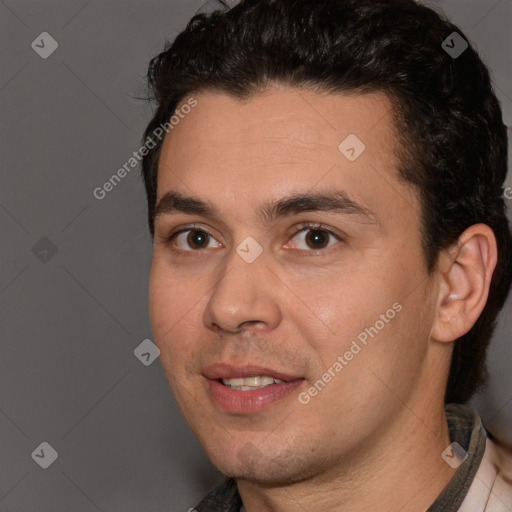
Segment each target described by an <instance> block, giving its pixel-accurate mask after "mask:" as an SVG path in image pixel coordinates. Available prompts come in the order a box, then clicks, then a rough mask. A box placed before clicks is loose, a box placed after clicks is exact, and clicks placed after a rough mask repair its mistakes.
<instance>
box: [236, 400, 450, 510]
mask: <svg viewBox="0 0 512 512" xmlns="http://www.w3.org/2000/svg"><path fill="white" fill-rule="evenodd" d="M439 409H440V411H439V413H438V414H437V415H434V414H432V415H423V416H424V417H422V418H419V417H418V416H417V415H415V414H414V413H413V412H412V410H411V409H409V408H405V407H404V408H403V409H402V414H401V416H400V417H397V418H396V421H395V422H394V423H393V425H391V426H390V427H389V428H388V429H387V430H386V431H383V432H379V436H378V439H377V440H376V441H375V442H373V443H372V445H371V446H369V445H367V446H366V447H365V448H364V449H362V450H357V453H354V454H351V455H350V456H346V457H343V458H340V460H338V461H337V463H336V464H335V465H333V467H330V468H326V469H325V470H324V471H322V473H319V474H317V475H315V476H314V477H312V478H309V479H308V480H305V481H301V482H295V483H291V484H289V485H285V486H282V485H281V486H269V485H268V483H264V484H260V483H257V482H253V481H251V482H248V481H244V480H238V481H237V485H238V490H239V493H240V496H241V498H242V501H243V503H244V506H245V511H246V512H256V511H257V512H291V511H294V512H295V511H296V510H302V509H304V510H315V511H316V512H327V511H329V512H337V511H341V510H343V512H368V511H371V510H400V512H417V511H418V510H426V509H428V507H429V506H430V505H431V504H432V503H433V502H434V501H435V499H436V498H437V497H438V496H439V494H440V493H441V491H442V490H443V489H444V488H445V487H446V485H447V484H448V482H449V481H450V479H451V478H452V476H453V475H454V473H455V470H453V469H452V468H451V467H450V466H449V465H448V464H447V463H446V462H445V461H444V460H443V459H442V458H441V453H442V452H443V450H444V449H445V448H446V447H447V446H448V445H449V444H450V436H449V431H448V425H447V422H446V416H445V413H444V408H442V407H440V408H439ZM413 410H414V409H413Z"/></svg>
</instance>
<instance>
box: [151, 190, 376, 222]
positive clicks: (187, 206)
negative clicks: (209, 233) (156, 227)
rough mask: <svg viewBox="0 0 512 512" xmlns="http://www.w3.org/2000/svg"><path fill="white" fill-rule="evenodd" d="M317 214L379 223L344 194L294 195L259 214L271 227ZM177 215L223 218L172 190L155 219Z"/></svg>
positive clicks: (208, 204)
mask: <svg viewBox="0 0 512 512" xmlns="http://www.w3.org/2000/svg"><path fill="white" fill-rule="evenodd" d="M317 211H321V212H331V213H340V214H345V215H350V216H354V217H355V218H357V220H359V221H361V222H364V223H368V224H377V223H378V221H377V219H376V217H375V215H374V214H373V213H372V212H371V211H370V210H369V209H368V208H366V207H365V206H363V205H361V204H359V203H357V202H356V201H354V200H353V199H351V198H349V197H348V195H347V194H346V193H345V192H343V191H330V192H325V193H295V194H291V195H290V196H287V197H284V198H281V199H279V200H277V201H272V202H268V203H264V204H263V205H262V206H261V207H260V208H259V210H258V213H259V216H260V218H261V219H262V220H263V221H264V222H266V223H268V224H270V223H272V222H273V221H275V220H277V219H279V218H284V217H288V216H292V215H298V214H300V213H304V212H317ZM176 213H185V214H189V215H194V214H196V215H203V216H205V217H210V218H212V219H217V220H220V219H221V215H220V213H219V211H218V209H217V208H216V207H215V206H214V205H213V204H212V203H211V202H209V201H206V200H203V199H200V198H198V197H193V196H184V195H183V194H181V193H179V192H172V191H170V192H167V193H165V194H164V195H163V196H162V198H161V199H160V200H159V201H158V204H157V206H156V207H155V210H154V216H153V218H154V219H156V218H157V217H159V216H162V215H169V214H176Z"/></svg>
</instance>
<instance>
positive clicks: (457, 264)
mask: <svg viewBox="0 0 512 512" xmlns="http://www.w3.org/2000/svg"><path fill="white" fill-rule="evenodd" d="M497 260H498V248H497V243H496V237H495V236H494V232H493V231H492V229H491V228H490V227H489V226H487V225H485V224H475V225H474V226H471V227H469V228H468V229H467V230H466V231H464V233H462V235H461V236H460V237H459V239H458V240H457V243H456V244H454V245H453V246H451V247H450V248H449V249H447V250H446V251H443V252H442V253H441V255H440V257H439V261H438V264H437V269H436V273H437V274H438V276H439V288H438V290H439V291H438V297H437V310H436V315H435V318H434V322H433V326H432V330H431V339H433V340H435V341H443V342H451V341H454V340H456V339H457V338H460V337H461V336H463V335H464V334H466V333H467V332H468V331H469V330H470V329H471V328H472V327H473V325H474V324H475V322H476V321H477V320H478V317H479V316H480V314H481V313H482V311H483V309H484V307H485V304H486V302H487V298H488V296H489V287H490V284H491V279H492V274H493V272H494V269H495V267H496V262H497Z"/></svg>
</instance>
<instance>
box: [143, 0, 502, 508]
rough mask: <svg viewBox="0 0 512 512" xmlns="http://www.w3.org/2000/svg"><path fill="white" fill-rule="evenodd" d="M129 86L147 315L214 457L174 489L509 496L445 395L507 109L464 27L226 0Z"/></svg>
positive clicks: (297, 502) (467, 329) (493, 226)
mask: <svg viewBox="0 0 512 512" xmlns="http://www.w3.org/2000/svg"><path fill="white" fill-rule="evenodd" d="M149 85H150V87H151V89H152V92H153V96H154V99H155V100H156V102H157V106H158V108H157V111H156V113H155V115H154V118H153V119H152V120H151V122H150V123H149V125H148V127H147V129H146V132H145V139H146V140H147V141H150V140H151V141H152V142H153V144H152V146H155V147H153V148H151V149H150V150H149V151H148V152H147V154H146V155H145V156H144V160H143V175H144V179H145V185H146V191H147V196H148V210H149V226H150V230H151V233H152V235H153V237H154V252H153V262H152V268H151V276H150V315H151V324H152V329H153V334H154V337H155V342H156V343H157V345H158V347H159V348H160V351H161V361H162V365H163V368H164V370H165V373H166V375H167V378H168V380H169V383H170V386H171V388H172V391H173V393H174V396H175V398H176V401H177V403H178V406H179V407H180V410H181V412H182V413H183V415H184V417H185V419H186V421H187V422H188V424H189V426H190V428H191V429H192V431H193V433H194V434H195V436H196V437H197V439H198V440H199V442H200V443H201V445H202V447H203V448H204V450H205V452H206V454H207V455H208V457H209V458H210V459H211V460H212V462H213V463H214V464H215V466H216V467H217V468H218V469H219V470H220V471H221V472H222V473H223V474H225V475H226V477H227V478H226V480H225V482H223V483H222V484H221V485H220V486H219V487H218V488H216V489H214V490H213V491H212V492H211V493H210V494H209V495H208V496H207V497H206V498H205V499H204V500H203V501H202V502H201V503H200V504H199V505H198V506H197V507H196V508H195V510H197V511H199V512H203V511H222V512H227V511H235V512H239V511H240V510H245V511H246V512H264V511H279V512H285V511H292V510H293V511H297V510H304V511H316V512H324V511H344V512H361V511H369V510H372V511H373V510H380V511H403V512H408V511H410V512H412V511H424V510H429V511H443V512H446V511H456V510H462V511H480V510H488V511H489V510H493V511H504V510H510V507H511V503H512V502H511V499H510V494H511V487H510V482H511V476H512V473H511V469H510V453H509V451H507V449H506V448H505V447H503V446H501V445H500V444H499V442H498V441H497V440H496V441H493V439H492V437H491V435H490V434H487V432H486V431H485V430H484V427H483V426H482V424H481V421H480V419H479V417H478V415H477V414H476V413H475V412H474V411H473V410H471V409H469V408H468V407H466V406H464V405H461V404H463V403H464V402H466V401H467V400H468V399H469V398H470V397H471V396H472V395H473V394H474V392H475V391H476V389H477V388H478V387H480V386H481V384H482V383H483V382H484V376H485V353H486V347H487V345H488V343H489V340H490V338H491V335H492V332H493V328H494V325H495V320H496V315H497V313H498V312H499V310H500V309H501V308H502V306H503V304H504V302H505V300H506V297H507V294H508V291H509V288H510V282H511V277H512V276H511V266H512V265H511V254H512V238H511V234H510V229H509V225H508V222H507V219H506V215H505V204H504V199H503V183H504V180H505V175H506V153H507V147H506V130H505V127H504V125H503V121H502V117H501V111H500V107H499V104H498V101H497V99H496V97H495V95H494V93H493V91H492V88H491V85H490V82H489V75H488V72H487V69H486V68H485V66H484V65H483V64H482V62H481V60H480V59H479V57H478V56H477V54H476V53H475V50H474V49H473V48H472V47H471V46H470V45H468V42H467V39H466V38H465V37H464V35H463V34H462V33H461V31H460V30H459V29H457V28H456V27H455V26H453V25H452V24H450V23H449V22H447V21H445V20H443V19H441V18H440V17H439V15H438V14H436V13H435V12H433V11H432V10H430V9H428V8H426V7H425V6H422V5H419V4H417V3H415V2H414V1H412V0H387V1H385V0H322V1H319V0H315V1H313V0H300V1H297V0H274V1H272V0H245V1H244V0H243V1H242V2H240V3H239V4H238V5H236V6H235V7H233V8H232V9H230V10H227V12H215V13H213V14H212V15H211V16H206V15H199V16H196V17H194V18H193V19H192V20H191V22H190V23H189V24H188V26H187V28H186V30H184V31H183V32H182V33H181V34H179V35H178V37H177V38H176V40H175V41H174V43H173V44H172V45H169V46H168V47H167V48H166V50H165V51H164V52H163V53H161V54H160V55H159V56H158V57H156V58H155V59H153V60H152V62H151V65H150V68H149ZM164 131H165V132H167V134H166V135H165V137H162V134H164ZM148 146H149V144H148Z"/></svg>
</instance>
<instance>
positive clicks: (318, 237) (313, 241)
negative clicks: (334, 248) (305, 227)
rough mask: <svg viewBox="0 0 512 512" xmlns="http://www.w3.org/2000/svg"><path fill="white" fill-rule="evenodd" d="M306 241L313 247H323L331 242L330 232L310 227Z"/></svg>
mask: <svg viewBox="0 0 512 512" xmlns="http://www.w3.org/2000/svg"><path fill="white" fill-rule="evenodd" d="M306 243H307V244H308V246H309V247H311V249H323V248H324V247H326V246H327V244H328V243H329V233H327V231H324V230H321V229H310V230H309V233H308V234H307V235H306Z"/></svg>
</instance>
